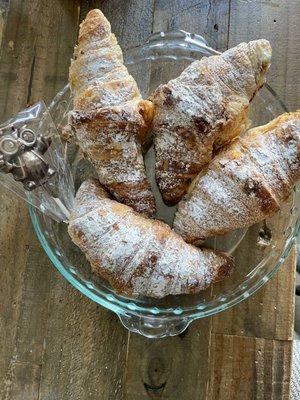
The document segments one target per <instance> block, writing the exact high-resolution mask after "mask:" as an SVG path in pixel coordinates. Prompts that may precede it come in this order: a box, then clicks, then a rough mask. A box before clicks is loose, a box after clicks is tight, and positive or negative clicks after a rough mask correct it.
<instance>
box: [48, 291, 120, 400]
mask: <svg viewBox="0 0 300 400" xmlns="http://www.w3.org/2000/svg"><path fill="white" fill-rule="evenodd" d="M48 313H49V315H50V318H49V319H48V326H47V332H46V334H45V343H46V348H45V355H44V362H43V369H42V372H41V384H40V399H41V400H43V399H51V400H52V399H70V400H73V399H74V400H79V399H80V400H85V399H98V398H99V399H107V400H122V399H123V397H122V386H123V374H124V371H125V358H126V345H127V335H128V333H127V332H126V330H125V329H124V328H123V327H122V326H121V324H120V322H119V320H118V318H117V317H116V316H115V315H113V314H112V313H110V312H108V311H106V310H104V309H103V308H101V307H100V306H98V305H96V304H95V303H93V302H92V301H91V300H89V299H87V298H86V297H85V296H83V295H81V294H80V293H79V292H78V291H77V290H76V289H74V288H73V287H71V286H70V285H69V284H66V285H63V287H62V288H61V289H59V290H55V291H52V292H51V295H50V298H49V308H48Z"/></svg>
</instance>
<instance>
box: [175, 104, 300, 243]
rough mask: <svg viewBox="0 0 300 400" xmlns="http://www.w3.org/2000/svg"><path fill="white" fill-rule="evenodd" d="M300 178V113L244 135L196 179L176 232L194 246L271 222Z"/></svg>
mask: <svg viewBox="0 0 300 400" xmlns="http://www.w3.org/2000/svg"><path fill="white" fill-rule="evenodd" d="M299 178H300V110H298V111H297V112H294V113H286V114H283V115H281V116H280V117H278V118H276V119H274V120H273V121H271V122H270V123H268V124H267V125H264V126H261V127H258V128H254V129H251V130H249V131H248V132H246V133H245V134H243V135H241V136H240V137H239V138H238V139H236V140H235V141H234V142H233V143H232V144H231V145H230V146H228V148H227V149H225V150H223V152H221V153H220V154H219V155H218V156H217V157H215V159H214V160H213V161H212V162H211V163H210V165H209V166H208V169H207V171H206V173H205V174H204V175H202V176H201V174H200V175H199V177H197V178H196V180H195V181H194V182H193V184H192V187H191V191H190V193H188V195H187V196H186V197H187V198H186V199H183V200H182V201H181V202H180V203H179V207H178V211H177V213H176V215H175V220H174V229H175V231H176V232H177V233H179V234H180V235H182V237H183V238H184V239H185V240H186V241H188V242H190V243H198V242H200V241H202V240H204V239H206V238H208V237H210V236H214V235H219V234H224V233H227V232H229V231H232V230H234V229H237V228H244V227H247V226H250V225H253V224H255V223H257V222H259V221H261V220H263V219H265V218H266V217H270V216H272V215H273V214H274V213H275V212H276V211H277V210H278V209H279V208H280V205H281V204H282V202H283V201H284V200H286V199H287V198H288V197H289V195H290V194H291V192H292V188H293V186H294V184H295V182H296V181H297V180H298V179H299Z"/></svg>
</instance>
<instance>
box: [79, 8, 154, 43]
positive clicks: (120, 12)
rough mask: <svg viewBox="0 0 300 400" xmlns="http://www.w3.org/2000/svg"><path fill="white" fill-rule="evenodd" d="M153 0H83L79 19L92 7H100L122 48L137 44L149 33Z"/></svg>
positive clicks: (144, 39)
mask: <svg viewBox="0 0 300 400" xmlns="http://www.w3.org/2000/svg"><path fill="white" fill-rule="evenodd" d="M153 6H154V0H140V1H136V0H127V1H122V0H92V1H87V0H84V1H83V2H82V7H81V19H83V18H84V17H85V15H86V13H87V12H88V11H89V10H91V9H93V8H100V10H101V11H102V12H103V13H104V14H105V16H106V17H107V18H108V19H109V21H110V23H111V28H112V31H113V32H114V33H115V35H116V36H117V38H118V41H119V44H120V46H121V47H122V49H123V50H126V49H128V48H130V47H135V46H139V45H141V44H142V43H144V42H145V41H146V39H147V38H148V37H149V36H150V35H151V31H152V18H153Z"/></svg>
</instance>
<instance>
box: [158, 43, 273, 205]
mask: <svg viewBox="0 0 300 400" xmlns="http://www.w3.org/2000/svg"><path fill="white" fill-rule="evenodd" d="M262 48H263V51H262ZM267 50H268V51H267ZM270 57H271V48H270V45H269V43H268V42H267V41H265V40H257V41H253V42H250V43H248V44H247V43H242V44H240V45H238V46H237V47H235V48H233V49H230V50H228V51H227V52H225V53H223V54H222V55H220V56H212V57H208V58H204V59H202V60H200V61H195V62H194V63H192V64H191V65H190V66H189V67H188V68H186V70H185V71H183V73H182V74H181V75H180V76H179V77H178V78H176V79H173V80H171V81H170V82H169V83H167V84H166V85H161V86H160V87H159V88H158V89H157V90H156V91H155V92H154V93H153V95H152V96H151V99H152V101H153V102H154V104H155V107H156V114H155V117H154V134H155V152H156V178H157V182H158V185H159V188H160V190H161V192H162V195H163V198H164V200H165V202H166V203H170V204H175V203H177V202H178V201H179V200H180V198H181V197H182V196H183V195H184V194H185V193H186V191H187V189H188V187H189V185H190V182H191V180H193V179H194V178H195V177H196V175H197V174H198V173H199V172H200V171H201V169H202V168H203V166H204V165H205V164H207V162H209V161H210V160H211V158H212V155H213V149H214V148H215V147H220V146H222V145H223V144H224V143H226V142H229V141H230V140H231V139H232V138H233V137H235V136H237V135H238V134H240V133H241V132H242V131H243V130H244V129H245V128H246V126H247V118H248V113H247V109H248V106H249V102H250V101H251V99H252V98H253V96H254V95H255V93H256V92H257V90H258V89H259V88H260V87H261V86H262V84H263V82H264V79H265V78H264V77H265V74H266V71H267V69H268V66H269V64H270Z"/></svg>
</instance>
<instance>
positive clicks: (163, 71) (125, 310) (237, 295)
mask: <svg viewBox="0 0 300 400" xmlns="http://www.w3.org/2000/svg"><path fill="white" fill-rule="evenodd" d="M216 53H217V52H216V51H215V50H213V49H211V48H210V47H209V46H208V44H207V43H206V41H205V40H204V39H203V38H202V37H200V36H197V35H193V34H190V33H187V32H183V31H172V32H161V33H159V34H155V35H153V36H152V37H150V39H149V40H148V41H147V43H145V44H144V45H142V46H140V47H136V48H134V49H132V50H130V51H127V52H126V53H125V62H126V65H127V66H128V68H129V70H130V72H131V73H132V75H133V76H134V77H135V78H136V80H137V82H138V84H139V87H140V89H141V91H142V92H143V95H144V97H145V98H146V97H147V95H148V94H149V93H151V91H152V90H153V89H154V88H155V87H157V86H158V85H159V84H160V83H163V82H166V81H168V80H169V79H171V78H174V77H176V76H177V75H178V74H179V73H180V72H181V71H182V70H183V69H184V68H185V67H186V66H187V65H188V64H189V63H190V62H191V61H193V60H197V59H200V58H201V57H203V56H209V55H212V54H216ZM71 107H72V99H71V96H70V90H69V88H68V86H66V87H65V88H64V89H63V90H62V91H61V92H60V93H58V94H57V96H56V97H55V99H54V100H53V102H52V103H51V105H50V112H51V114H52V116H53V118H54V121H55V122H56V124H57V125H58V126H63V125H65V123H66V121H67V113H68V110H69V109H70V108H71ZM285 111H286V108H285V106H284V104H283V103H282V102H281V101H280V100H279V99H278V97H277V96H276V94H275V93H274V92H273V90H272V89H271V88H270V87H268V86H267V85H266V86H265V87H264V88H263V89H262V90H261V91H260V92H259V94H258V95H257V96H256V97H255V99H254V100H253V102H252V103H251V112H250V118H251V122H252V126H257V125H261V124H264V123H266V122H268V121H269V120H271V119H273V118H274V117H276V116H277V115H279V114H281V113H283V112H285ZM67 154H68V158H69V162H70V163H71V165H72V170H73V173H74V177H75V183H76V186H77V187H78V186H79V184H80V182H81V181H82V180H83V179H84V178H85V177H90V176H94V175H95V173H94V171H93V169H92V168H91V166H90V165H89V164H88V163H87V162H86V161H83V160H82V159H81V158H80V157H79V156H78V151H77V147H76V145H75V144H74V143H71V144H68V149H67ZM153 162H154V158H153V149H150V150H149V152H148V153H147V154H146V160H145V163H146V167H147V173H148V174H149V178H150V180H151V182H152V184H153V189H154V191H155V194H156V199H157V204H158V212H157V218H160V219H164V220H165V221H166V222H168V223H170V224H171V223H172V219H173V215H174V207H173V208H169V207H166V206H165V205H164V204H163V203H162V201H161V197H160V195H159V193H158V190H157V188H156V185H155V179H154V170H153ZM296 198H297V191H296V190H295V191H294V193H293V195H292V196H291V198H290V199H289V200H288V201H287V202H286V204H285V205H284V206H283V208H282V210H281V211H280V212H278V213H277V214H276V215H275V216H274V217H273V218H271V219H269V220H266V221H264V222H262V223H260V224H258V225H255V226H252V227H251V228H249V229H247V230H239V231H235V232H233V233H231V234H229V235H226V236H223V237H217V238H214V239H213V240H211V241H210V243H207V244H208V245H210V246H211V247H213V248H217V249H224V250H226V251H229V252H230V253H232V254H233V255H234V257H235V260H236V268H235V271H234V273H233V275H232V276H231V277H229V278H227V279H225V280H224V281H223V282H220V283H218V284H216V285H214V286H213V287H211V288H209V289H207V290H205V291H203V292H201V293H199V294H197V295H183V296H169V297H167V298H165V299H161V300H155V299H150V298H137V299H133V298H128V297H124V296H120V295H117V294H116V293H115V292H114V290H113V289H112V288H111V287H110V286H109V284H108V283H107V282H106V281H105V280H102V279H101V278H100V277H98V276H96V275H95V274H93V273H92V272H91V269H90V266H89V263H88V262H87V261H86V259H85V257H84V255H83V254H82V253H81V251H80V250H79V249H78V248H77V247H76V246H75V245H74V244H73V243H72V241H71V239H70V238H69V236H68V233H67V225H66V224H64V223H57V222H54V221H53V220H51V219H50V218H48V217H46V216H45V215H43V214H41V213H39V212H38V211H37V210H36V209H34V208H31V209H30V214H31V219H32V223H33V226H34V229H35V232H36V234H37V236H38V238H39V240H40V242H41V244H42V246H43V248H44V249H45V251H46V253H47V255H48V257H49V258H50V260H51V261H52V263H53V264H54V265H55V267H56V268H57V269H58V270H59V272H60V273H61V274H62V275H63V276H64V277H65V278H66V279H67V280H68V281H69V282H70V283H71V284H72V285H73V286H74V287H76V288H77V289H78V290H80V291H81V292H82V293H83V294H85V295H86V296H88V297H89V298H90V299H91V300H93V301H95V302H97V303H98V304H101V305H102V306H103V307H106V308H108V309H109V310H111V311H113V312H115V313H116V314H117V315H118V316H119V318H120V320H121V322H122V324H123V325H124V326H125V327H126V328H127V329H129V330H130V331H133V332H138V333H140V334H142V335H144V336H147V337H163V336H172V335H177V334H179V333H181V332H183V331H184V330H185V329H186V328H187V326H188V325H189V324H190V323H191V322H192V321H194V320H195V319H198V318H203V317H207V316H210V315H213V314H216V313H219V312H221V311H223V310H226V309H227V308H229V307H232V306H233V305H235V304H237V303H239V302H241V301H242V300H244V299H246V298H248V297H249V296H251V295H252V294H253V293H254V292H256V291H257V290H258V289H259V288H260V287H261V286H262V285H264V284H265V283H266V282H268V281H269V279H270V278H271V277H272V276H273V275H274V274H275V272H276V271H277V270H278V269H279V267H280V266H281V265H282V264H283V262H284V260H285V259H286V257H287V255H288V253H289V250H290V249H291V247H292V245H293V243H294V242H295V237H296V235H297V233H298V226H299V224H298V210H297V208H296V206H295V204H296Z"/></svg>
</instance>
